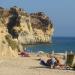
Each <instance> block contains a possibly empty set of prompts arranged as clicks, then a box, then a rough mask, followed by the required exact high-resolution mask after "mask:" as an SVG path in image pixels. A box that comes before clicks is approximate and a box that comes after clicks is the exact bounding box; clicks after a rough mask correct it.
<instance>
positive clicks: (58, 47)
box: [26, 37, 75, 53]
mask: <svg viewBox="0 0 75 75" xmlns="http://www.w3.org/2000/svg"><path fill="white" fill-rule="evenodd" d="M26 49H27V50H28V51H30V52H38V51H43V52H50V53H51V52H52V51H54V52H57V53H59V52H65V51H67V52H73V53H75V37H53V38H52V43H50V44H36V45H29V46H27V48H26Z"/></svg>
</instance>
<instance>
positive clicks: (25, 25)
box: [0, 6, 54, 56]
mask: <svg viewBox="0 0 75 75" xmlns="http://www.w3.org/2000/svg"><path fill="white" fill-rule="evenodd" d="M53 30H54V29H53V24H52V22H51V20H49V17H48V16H46V15H45V14H44V13H43V12H37V13H31V14H29V13H27V12H26V11H24V10H23V9H21V8H17V7H16V6H14V7H11V8H10V9H9V10H7V9H4V8H2V7H0V56H6V55H8V56H9V55H11V56H15V55H17V52H18V51H19V50H23V45H26V44H36V43H50V42H51V38H52V35H53Z"/></svg>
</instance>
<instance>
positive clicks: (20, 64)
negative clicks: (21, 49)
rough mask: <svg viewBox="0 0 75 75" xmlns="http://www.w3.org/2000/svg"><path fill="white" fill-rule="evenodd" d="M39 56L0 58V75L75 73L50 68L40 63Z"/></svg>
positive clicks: (69, 74) (59, 74)
mask: <svg viewBox="0 0 75 75" xmlns="http://www.w3.org/2000/svg"><path fill="white" fill-rule="evenodd" d="M39 58H40V57H33V56H31V57H18V58H12V59H0V75H75V71H72V70H58V69H50V68H46V67H44V66H42V65H40V64H39V63H40V61H39V60H37V59H39Z"/></svg>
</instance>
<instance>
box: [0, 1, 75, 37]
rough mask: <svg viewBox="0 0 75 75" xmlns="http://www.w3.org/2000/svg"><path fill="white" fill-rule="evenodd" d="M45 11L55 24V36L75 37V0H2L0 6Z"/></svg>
mask: <svg viewBox="0 0 75 75" xmlns="http://www.w3.org/2000/svg"><path fill="white" fill-rule="evenodd" d="M15 5H16V6H18V7H21V8H24V10H26V11H27V12H38V11H42V12H45V13H46V14H47V15H48V16H49V17H50V19H51V20H52V21H53V24H54V29H55V31H54V36H74V37H75V0H0V6H3V7H5V8H10V7H12V6H15Z"/></svg>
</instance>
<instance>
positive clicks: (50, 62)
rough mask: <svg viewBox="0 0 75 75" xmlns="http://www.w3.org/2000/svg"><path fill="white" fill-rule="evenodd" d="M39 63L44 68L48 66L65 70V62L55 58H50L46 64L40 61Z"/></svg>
mask: <svg viewBox="0 0 75 75" xmlns="http://www.w3.org/2000/svg"><path fill="white" fill-rule="evenodd" d="M40 63H41V64H42V65H44V66H48V67H50V68H57V69H64V68H65V60H64V59H58V58H56V57H51V58H50V59H48V60H47V61H46V62H45V61H44V60H41V61H40Z"/></svg>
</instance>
